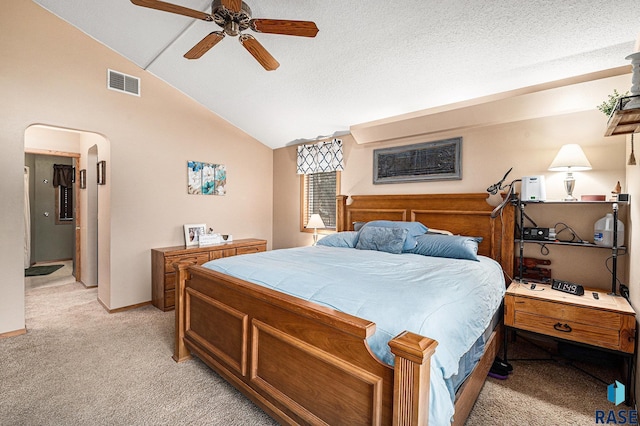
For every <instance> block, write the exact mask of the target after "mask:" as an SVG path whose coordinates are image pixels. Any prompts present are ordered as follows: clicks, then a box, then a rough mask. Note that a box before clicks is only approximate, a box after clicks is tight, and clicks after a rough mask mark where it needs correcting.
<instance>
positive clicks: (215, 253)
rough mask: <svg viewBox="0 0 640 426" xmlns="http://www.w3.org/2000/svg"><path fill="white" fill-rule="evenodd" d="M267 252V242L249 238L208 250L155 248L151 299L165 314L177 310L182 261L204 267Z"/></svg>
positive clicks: (152, 256) (153, 250) (175, 247)
mask: <svg viewBox="0 0 640 426" xmlns="http://www.w3.org/2000/svg"><path fill="white" fill-rule="evenodd" d="M266 249H267V241H266V240H258V239H255V238H248V239H243V240H236V241H233V242H230V243H222V244H215V245H211V246H207V247H185V246H174V247H163V248H154V249H151V283H152V286H151V297H152V301H153V306H155V307H156V308H158V309H161V310H163V311H170V310H172V309H174V307H175V306H174V303H175V281H176V279H175V278H176V273H175V270H174V269H173V264H174V263H176V262H180V261H187V262H193V263H194V264H198V265H202V264H203V263H205V262H208V261H210V260H213V259H220V258H222V257H229V256H236V255H238V254H247V253H257V252H260V251H265V250H266Z"/></svg>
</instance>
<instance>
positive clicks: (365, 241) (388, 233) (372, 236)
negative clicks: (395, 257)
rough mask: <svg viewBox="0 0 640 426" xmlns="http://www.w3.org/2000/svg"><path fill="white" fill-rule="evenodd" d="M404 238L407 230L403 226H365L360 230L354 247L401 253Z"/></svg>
mask: <svg viewBox="0 0 640 426" xmlns="http://www.w3.org/2000/svg"><path fill="white" fill-rule="evenodd" d="M406 239H407V230H406V229H403V228H384V227H381V226H366V227H363V228H362V229H361V230H360V235H359V236H358V242H357V244H356V248H357V249H359V250H376V251H386V252H387V253H393V254H399V253H402V248H403V247H404V242H405V240H406Z"/></svg>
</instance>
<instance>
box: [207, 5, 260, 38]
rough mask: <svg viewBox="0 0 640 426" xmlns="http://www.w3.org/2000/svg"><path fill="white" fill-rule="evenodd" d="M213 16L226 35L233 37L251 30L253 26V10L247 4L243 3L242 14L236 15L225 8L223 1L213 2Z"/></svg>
mask: <svg viewBox="0 0 640 426" xmlns="http://www.w3.org/2000/svg"><path fill="white" fill-rule="evenodd" d="M211 15H212V16H213V21H214V22H215V23H216V24H218V26H220V27H221V28H223V29H224V32H225V34H227V35H229V36H232V37H235V36H237V35H238V34H240V32H241V31H244V30H246V29H247V28H249V26H250V24H251V9H250V8H249V6H248V5H247V4H246V3H245V2H242V7H241V9H240V12H237V13H235V12H233V11H231V10H229V9H227V8H226V7H224V6H223V5H222V0H213V2H212V3H211Z"/></svg>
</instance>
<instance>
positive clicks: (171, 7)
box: [131, 0, 213, 21]
mask: <svg viewBox="0 0 640 426" xmlns="http://www.w3.org/2000/svg"><path fill="white" fill-rule="evenodd" d="M131 3H133V4H135V5H137V6H142V7H148V8H150V9H156V10H162V11H164V12H171V13H177V14H178V15H184V16H189V17H191V18H196V19H202V20H203V21H213V16H211V15H209V14H208V13H204V12H200V11H199V10H195V9H189V8H188V7H184V6H178V5H177V4H172V3H167V2H164V1H160V0H131Z"/></svg>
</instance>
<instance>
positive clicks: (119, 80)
mask: <svg viewBox="0 0 640 426" xmlns="http://www.w3.org/2000/svg"><path fill="white" fill-rule="evenodd" d="M107 88H109V89H111V90H117V91H118V92H124V93H128V94H130V95H136V96H140V79H139V78H138V77H133V76H130V75H127V74H123V73H121V72H118V71H114V70H107Z"/></svg>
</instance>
